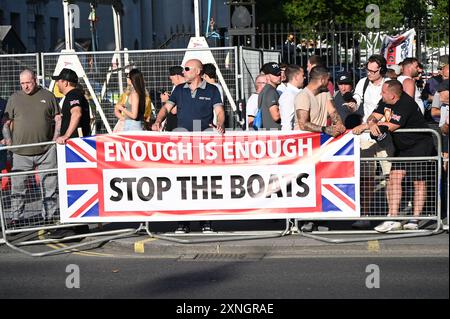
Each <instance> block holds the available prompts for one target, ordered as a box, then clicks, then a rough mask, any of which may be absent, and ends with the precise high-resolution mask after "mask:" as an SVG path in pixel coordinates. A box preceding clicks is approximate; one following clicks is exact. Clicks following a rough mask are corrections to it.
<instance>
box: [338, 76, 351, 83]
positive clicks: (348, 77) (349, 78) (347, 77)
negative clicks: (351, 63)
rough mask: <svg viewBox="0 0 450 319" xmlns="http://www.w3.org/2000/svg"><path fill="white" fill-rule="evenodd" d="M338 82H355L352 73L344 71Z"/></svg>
mask: <svg viewBox="0 0 450 319" xmlns="http://www.w3.org/2000/svg"><path fill="white" fill-rule="evenodd" d="M337 83H338V84H353V79H352V76H351V75H350V73H344V74H342V75H341V76H340V77H339V78H338V79H337Z"/></svg>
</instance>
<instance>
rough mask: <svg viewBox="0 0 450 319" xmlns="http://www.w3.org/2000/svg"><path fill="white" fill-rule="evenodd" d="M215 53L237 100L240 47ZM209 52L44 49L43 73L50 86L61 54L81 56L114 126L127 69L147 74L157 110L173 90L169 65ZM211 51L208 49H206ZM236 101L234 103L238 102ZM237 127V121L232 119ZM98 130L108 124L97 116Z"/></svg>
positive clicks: (228, 107)
mask: <svg viewBox="0 0 450 319" xmlns="http://www.w3.org/2000/svg"><path fill="white" fill-rule="evenodd" d="M210 50H211V52H212V55H213V56H214V59H215V61H216V63H217V65H218V67H219V69H220V71H221V73H222V75H223V78H224V80H225V82H226V84H227V86H228V89H229V92H230V94H231V96H232V98H233V99H234V101H235V100H237V97H238V90H239V87H238V85H237V82H238V68H237V48H234V47H230V48H211V49H210ZM188 51H189V52H193V51H195V52H199V54H201V53H202V52H205V50H202V49H166V50H141V51H111V52H81V53H80V52H76V53H43V54H42V74H43V78H44V80H45V83H46V87H48V86H49V84H50V79H51V76H52V75H53V72H54V70H55V68H56V65H57V62H58V58H59V56H60V55H73V54H75V55H76V56H78V58H79V60H80V62H81V65H82V66H83V69H84V71H85V73H86V75H87V78H88V79H89V81H90V82H91V85H92V87H93V90H94V92H95V94H96V96H97V98H98V99H99V102H100V104H101V107H102V109H103V112H104V113H105V115H106V118H107V121H108V123H109V125H110V126H111V127H114V125H115V123H116V122H117V119H116V118H115V116H114V105H115V103H116V102H117V101H118V99H119V96H120V94H121V92H123V90H124V89H125V86H126V73H125V72H124V71H125V69H129V68H138V69H140V70H141V72H142V73H143V75H144V79H145V84H146V88H147V90H148V91H149V94H150V98H151V100H152V103H153V106H154V109H155V113H157V112H158V111H159V109H160V108H161V99H160V92H161V91H163V90H168V91H171V89H172V84H171V82H170V80H169V68H170V67H172V66H175V65H181V63H182V61H183V58H184V56H185V54H186V52H188ZM206 51H207V50H206ZM224 99H225V101H224V102H225V111H226V113H227V115H228V121H229V122H230V121H233V117H232V116H233V114H232V109H231V102H230V101H228V99H227V98H226V96H224ZM234 101H233V103H234ZM228 125H229V127H233V126H234V123H228ZM95 131H96V133H107V131H106V129H105V126H104V125H103V123H102V122H101V120H100V117H96V130H95Z"/></svg>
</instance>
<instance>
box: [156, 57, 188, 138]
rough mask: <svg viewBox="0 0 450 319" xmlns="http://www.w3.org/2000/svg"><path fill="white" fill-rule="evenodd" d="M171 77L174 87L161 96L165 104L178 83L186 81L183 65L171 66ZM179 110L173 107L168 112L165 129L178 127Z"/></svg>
mask: <svg viewBox="0 0 450 319" xmlns="http://www.w3.org/2000/svg"><path fill="white" fill-rule="evenodd" d="M169 79H170V82H172V85H173V88H172V90H171V91H170V92H169V91H164V92H162V93H161V95H160V96H159V97H160V98H161V104H162V105H164V104H165V103H166V102H167V101H168V100H169V97H170V94H172V92H173V90H174V89H175V87H176V86H177V85H178V84H183V83H185V80H184V75H183V67H182V66H180V65H175V66H171V67H170V68H169ZM177 122H178V120H177V110H176V108H173V109H172V110H171V111H170V112H169V113H167V117H166V121H165V123H164V131H166V132H170V131H173V130H174V129H176V128H177Z"/></svg>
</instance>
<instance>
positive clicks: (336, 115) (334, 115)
mask: <svg viewBox="0 0 450 319" xmlns="http://www.w3.org/2000/svg"><path fill="white" fill-rule="evenodd" d="M330 118H331V123H332V124H333V125H336V124H342V119H341V117H340V116H339V113H338V112H336V111H334V112H332V113H330Z"/></svg>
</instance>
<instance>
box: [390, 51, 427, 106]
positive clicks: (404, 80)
mask: <svg viewBox="0 0 450 319" xmlns="http://www.w3.org/2000/svg"><path fill="white" fill-rule="evenodd" d="M402 65H403V73H402V75H400V76H399V77H398V78H397V80H398V81H399V82H400V83H401V84H402V85H403V91H405V93H406V94H408V95H409V96H410V97H412V98H413V99H414V101H416V103H417V105H418V107H419V109H420V111H421V112H422V114H424V113H425V107H424V105H423V101H422V99H421V98H420V91H419V89H418V88H417V84H416V78H417V77H418V76H419V60H417V59H416V58H406V59H404V60H403V64H402Z"/></svg>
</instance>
